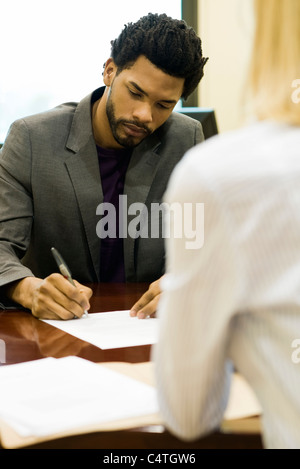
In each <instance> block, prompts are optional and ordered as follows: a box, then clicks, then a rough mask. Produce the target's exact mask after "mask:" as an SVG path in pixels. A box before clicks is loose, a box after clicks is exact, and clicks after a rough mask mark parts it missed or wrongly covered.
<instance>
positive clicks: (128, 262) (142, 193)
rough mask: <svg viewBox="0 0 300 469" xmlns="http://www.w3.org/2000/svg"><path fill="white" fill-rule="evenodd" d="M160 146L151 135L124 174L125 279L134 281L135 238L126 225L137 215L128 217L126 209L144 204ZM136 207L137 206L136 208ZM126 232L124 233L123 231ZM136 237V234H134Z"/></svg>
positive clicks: (138, 149)
mask: <svg viewBox="0 0 300 469" xmlns="http://www.w3.org/2000/svg"><path fill="white" fill-rule="evenodd" d="M159 145H160V139H159V137H158V135H157V134H153V135H151V136H150V137H149V138H147V139H146V140H144V141H143V142H142V143H141V144H140V145H139V146H138V147H136V148H135V149H134V151H133V153H132V156H131V159H130V163H129V167H128V170H127V173H126V178H125V186H124V195H125V196H126V205H127V206H126V207H123V210H127V215H126V216H124V220H126V221H127V223H125V226H124V228H123V230H124V233H123V235H124V236H125V237H124V263H125V272H126V279H127V280H129V281H135V265H134V246H135V242H136V238H135V237H134V236H132V231H131V233H130V234H131V235H129V233H128V224H129V223H130V222H131V221H132V220H133V219H134V218H136V217H137V216H138V215H139V213H136V214H132V215H129V214H128V209H129V207H130V206H132V204H135V203H141V204H145V202H146V200H147V197H148V194H149V190H150V188H151V185H152V182H153V180H154V177H155V174H156V171H157V167H158V163H159V160H160V158H159V154H157V153H156V152H155V150H156V149H157V147H158V146H159ZM136 207H137V206H136ZM137 208H138V207H137ZM125 230H126V231H125ZM135 234H136V235H138V233H137V232H136V233H135Z"/></svg>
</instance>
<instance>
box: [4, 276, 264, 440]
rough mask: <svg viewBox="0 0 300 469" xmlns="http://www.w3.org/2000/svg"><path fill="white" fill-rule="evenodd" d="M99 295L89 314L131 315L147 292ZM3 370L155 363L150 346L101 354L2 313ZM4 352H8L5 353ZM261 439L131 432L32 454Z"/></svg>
mask: <svg viewBox="0 0 300 469" xmlns="http://www.w3.org/2000/svg"><path fill="white" fill-rule="evenodd" d="M89 286H90V287H91V288H92V289H93V292H94V295H93V297H92V299H91V309H90V313H93V312H104V311H114V310H126V309H130V307H131V306H132V305H133V304H134V303H135V302H136V301H137V300H138V299H139V298H140V296H141V295H142V294H143V293H144V292H145V291H146V290H147V288H148V285H147V284H145V283H143V284H97V285H94V284H93V285H89ZM0 341H1V342H0V345H1V344H2V345H5V347H4V348H3V347H0V352H1V353H0V365H3V366H5V365H9V364H13V363H21V362H25V361H30V360H36V359H40V358H45V357H50V356H51V357H55V358H61V357H65V356H69V355H75V356H79V357H82V358H85V359H87V360H91V361H93V362H105V361H110V362H111V361H125V362H130V363H138V362H145V361H148V360H149V359H150V352H151V346H150V345H147V346H136V347H128V348H118V349H112V350H101V349H99V348H98V347H95V346H93V345H91V344H89V343H87V342H84V341H82V340H80V339H77V338H75V337H72V336H70V335H69V334H66V333H65V332H63V331H61V330H59V329H56V328H54V327H52V326H50V325H48V324H46V323H44V322H42V321H40V320H38V319H36V318H34V317H33V316H32V315H31V313H30V312H27V311H22V310H16V311H1V312H0ZM4 349H5V350H4ZM261 447H262V446H261V438H260V436H259V435H250V434H249V435H247V434H246V435H243V434H241V435H236V434H224V433H222V432H216V433H214V434H212V435H209V436H208V437H205V438H202V439H201V440H199V441H197V442H193V443H185V442H182V441H179V440H178V439H177V438H175V437H173V436H172V435H171V434H170V433H169V432H167V431H166V430H165V429H164V428H163V427H161V426H150V427H143V428H137V429H132V430H126V431H112V432H96V433H92V434H86V435H77V436H72V437H67V438H61V439H58V440H54V441H49V442H45V443H43V444H38V445H35V446H32V448H66V449H68V448H106V449H107V448H111V449H130V448H142V449H177V448H181V449H197V448H216V449H222V448H240V449H254V448H261Z"/></svg>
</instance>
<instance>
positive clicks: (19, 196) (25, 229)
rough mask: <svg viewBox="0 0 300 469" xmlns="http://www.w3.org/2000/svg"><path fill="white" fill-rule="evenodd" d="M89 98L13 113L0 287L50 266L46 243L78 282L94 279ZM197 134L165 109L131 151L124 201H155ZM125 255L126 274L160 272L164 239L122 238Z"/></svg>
mask: <svg viewBox="0 0 300 469" xmlns="http://www.w3.org/2000/svg"><path fill="white" fill-rule="evenodd" d="M91 98H92V95H89V96H87V97H86V98H85V99H83V100H82V101H81V102H80V103H78V104H77V103H66V104H62V105H60V106H58V107H56V108H54V109H52V110H50V111H47V112H44V113H40V114H37V115H33V116H30V117H27V118H25V119H20V120H18V121H16V122H14V123H13V125H12V126H11V128H10V131H9V133H8V135H7V138H6V141H5V143H4V145H3V148H2V149H1V153H0V286H3V285H5V284H7V283H9V282H12V281H14V280H18V279H21V278H24V277H26V276H32V275H35V276H38V277H41V278H44V277H46V276H47V275H49V274H51V273H52V272H57V266H56V265H55V263H54V260H53V258H52V256H51V253H50V249H51V247H52V246H55V247H56V248H57V249H58V250H59V251H60V252H61V254H62V255H63V257H64V258H65V260H66V262H67V264H68V265H69V267H70V270H71V272H72V274H73V277H74V278H76V279H77V280H78V281H80V282H83V283H84V282H85V283H88V282H98V281H101V276H100V262H101V260H100V242H101V240H100V239H99V237H98V236H97V233H96V225H97V223H98V222H99V219H100V217H99V215H97V214H96V208H97V206H98V205H99V204H101V203H102V202H103V194H102V187H101V180H100V173H99V165H98V156H97V150H96V145H95V141H94V138H93V133H92V124H91ZM202 140H203V133H202V128H201V125H200V124H199V123H198V122H197V121H195V120H193V119H190V118H188V117H186V116H183V115H181V114H179V113H176V112H174V113H172V115H171V116H170V118H169V119H168V120H167V122H166V123H165V124H164V125H163V126H161V127H160V128H159V129H158V130H157V131H156V132H154V133H153V134H152V135H151V136H149V137H148V138H146V139H145V140H144V141H143V142H141V144H139V145H138V146H137V147H136V148H135V149H134V151H133V154H132V157H131V160H130V163H129V167H128V170H127V173H126V179H125V188H124V194H125V195H127V205H128V206H130V205H131V204H132V203H135V202H141V203H143V204H145V205H146V206H147V207H149V208H150V204H151V203H152V202H157V203H161V201H162V197H163V194H164V192H165V189H166V186H167V183H168V180H169V177H170V174H171V172H172V170H173V168H174V166H175V165H176V163H177V162H178V161H179V160H180V159H181V157H182V156H183V155H184V153H185V152H186V151H187V150H188V149H189V148H191V147H192V146H194V145H195V144H197V143H199V142H201V141H202ZM129 221H130V220H129V219H128V222H129ZM124 261H125V274H126V281H130V282H135V281H137V282H138V281H145V282H148V281H153V280H155V279H157V278H159V277H160V276H161V275H162V274H163V272H164V264H165V260H164V240H163V239H162V238H161V237H160V238H151V237H148V238H141V237H137V238H136V239H134V238H133V237H130V236H127V237H124Z"/></svg>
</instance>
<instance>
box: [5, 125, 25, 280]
mask: <svg viewBox="0 0 300 469" xmlns="http://www.w3.org/2000/svg"><path fill="white" fill-rule="evenodd" d="M0 187H1V189H0V287H1V286H4V285H6V284H8V283H10V282H13V281H15V280H19V279H22V278H24V277H28V276H33V273H32V272H31V271H30V270H29V269H28V268H27V267H25V266H23V265H22V263H21V259H22V257H23V256H24V254H25V252H26V250H27V248H28V244H29V240H30V234H31V227H32V222H33V200H32V193H31V143H30V137H29V132H28V130H27V127H26V124H25V122H24V121H23V120H19V121H16V122H15V123H14V124H12V126H11V128H10V130H9V132H8V135H7V138H6V140H5V143H4V145H3V147H2V149H1V153H0Z"/></svg>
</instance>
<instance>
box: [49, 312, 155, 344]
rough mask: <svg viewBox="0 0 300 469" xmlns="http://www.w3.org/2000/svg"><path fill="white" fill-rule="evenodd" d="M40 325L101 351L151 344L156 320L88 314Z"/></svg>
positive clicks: (124, 315)
mask: <svg viewBox="0 0 300 469" xmlns="http://www.w3.org/2000/svg"><path fill="white" fill-rule="evenodd" d="M44 322H46V323H48V324H50V325H52V326H54V327H57V328H58V329H61V330H63V331H65V332H67V333H68V334H71V335H73V336H75V337H77V338H78V339H81V340H84V341H86V342H89V343H90V344H93V345H96V347H99V348H101V349H112V348H120V347H133V346H136V345H147V344H150V345H152V344H154V343H156V342H157V336H158V319H157V318H150V317H149V318H146V319H138V318H137V317H131V316H130V315H129V310H128V311H127V310H126V311H110V312H106V313H90V314H89V315H88V316H87V317H82V318H80V319H71V320H70V321H61V320H48V319H47V320H44Z"/></svg>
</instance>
